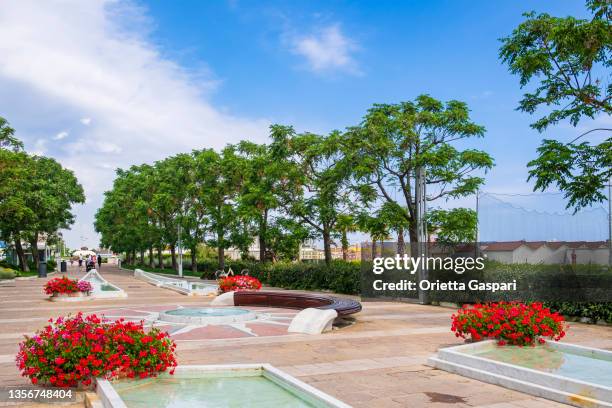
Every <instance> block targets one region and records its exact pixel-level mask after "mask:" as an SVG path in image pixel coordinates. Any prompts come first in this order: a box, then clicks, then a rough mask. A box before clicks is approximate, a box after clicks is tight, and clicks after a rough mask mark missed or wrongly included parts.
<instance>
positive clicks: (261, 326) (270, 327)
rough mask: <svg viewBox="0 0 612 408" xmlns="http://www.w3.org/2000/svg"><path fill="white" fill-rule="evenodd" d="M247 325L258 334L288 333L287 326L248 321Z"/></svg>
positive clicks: (281, 334) (282, 334)
mask: <svg viewBox="0 0 612 408" xmlns="http://www.w3.org/2000/svg"><path fill="white" fill-rule="evenodd" d="M245 326H246V327H248V328H249V329H251V330H252V331H253V333H255V334H256V335H257V336H284V335H286V334H287V326H280V325H276V324H265V323H247V324H246V325H245Z"/></svg>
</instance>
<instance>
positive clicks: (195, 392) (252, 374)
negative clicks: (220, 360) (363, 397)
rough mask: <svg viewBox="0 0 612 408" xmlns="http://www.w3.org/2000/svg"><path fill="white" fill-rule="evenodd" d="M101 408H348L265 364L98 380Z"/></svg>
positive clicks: (205, 367) (182, 369)
mask: <svg viewBox="0 0 612 408" xmlns="http://www.w3.org/2000/svg"><path fill="white" fill-rule="evenodd" d="M96 392H97V394H98V397H99V398H100V401H101V402H102V404H103V406H104V407H105V408H126V407H127V408H155V407H172V408H183V407H185V408H187V407H230V406H231V407H242V406H250V407H289V408H291V407H293V408H313V407H315V408H321V407H335V408H349V406H348V405H347V404H345V403H343V402H341V401H339V400H337V399H335V398H333V397H331V396H329V395H327V394H325V393H323V392H321V391H319V390H317V389H316V388H314V387H312V386H310V385H308V384H306V383H304V382H302V381H300V380H298V379H296V378H294V377H292V376H290V375H288V374H287V373H285V372H283V371H281V370H278V369H277V368H275V367H273V366H271V365H269V364H231V365H191V366H190V365H187V366H179V367H177V369H176V372H175V374H174V375H169V374H165V373H164V374H162V375H160V376H159V377H157V378H148V379H144V380H127V379H125V380H117V381H112V382H111V381H108V380H105V379H102V378H98V379H97V387H96Z"/></svg>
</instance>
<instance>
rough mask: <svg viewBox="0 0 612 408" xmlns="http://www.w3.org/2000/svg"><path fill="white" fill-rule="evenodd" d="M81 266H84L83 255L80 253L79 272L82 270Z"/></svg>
mask: <svg viewBox="0 0 612 408" xmlns="http://www.w3.org/2000/svg"><path fill="white" fill-rule="evenodd" d="M81 268H83V255H79V272H81Z"/></svg>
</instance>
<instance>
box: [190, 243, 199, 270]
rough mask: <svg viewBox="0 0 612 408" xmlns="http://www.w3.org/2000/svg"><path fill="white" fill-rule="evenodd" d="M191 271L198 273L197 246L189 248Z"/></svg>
mask: <svg viewBox="0 0 612 408" xmlns="http://www.w3.org/2000/svg"><path fill="white" fill-rule="evenodd" d="M191 271H192V272H196V273H197V272H198V246H197V245H194V246H193V247H192V248H191Z"/></svg>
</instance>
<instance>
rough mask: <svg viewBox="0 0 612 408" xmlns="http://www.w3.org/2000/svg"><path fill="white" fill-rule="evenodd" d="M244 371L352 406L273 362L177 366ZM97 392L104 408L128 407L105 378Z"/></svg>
mask: <svg viewBox="0 0 612 408" xmlns="http://www.w3.org/2000/svg"><path fill="white" fill-rule="evenodd" d="M228 370H229V371H243V372H244V374H245V376H248V375H262V376H264V377H266V378H268V379H269V380H271V381H273V382H275V383H276V384H278V385H281V386H283V384H286V385H289V386H290V387H293V388H295V389H297V390H298V391H301V392H303V393H304V394H306V395H307V396H308V397H309V398H312V399H314V400H316V401H318V402H321V403H324V404H326V405H328V406H329V407H332V408H351V406H350V405H348V404H345V403H344V402H342V401H340V400H338V399H336V398H334V397H332V396H331V395H328V394H326V393H324V392H323V391H320V390H318V389H316V388H315V387H313V386H310V385H308V384H306V383H305V382H303V381H300V380H298V379H297V378H295V377H293V376H292V375H289V374H287V373H285V372H284V371H281V370H279V369H278V368H276V367H274V366H272V365H271V364H267V363H261V364H215V365H182V366H179V367H177V368H176V371H177V372H179V373H186V372H187V373H188V372H200V373H201V372H214V371H228ZM96 394H97V395H98V398H100V401H101V402H102V405H103V406H104V408H127V407H126V405H125V403H124V402H123V400H122V399H121V397H120V396H119V394H118V393H117V391H116V390H115V389H114V388H113V386H112V383H111V382H110V381H108V380H105V379H103V378H98V379H96Z"/></svg>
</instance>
